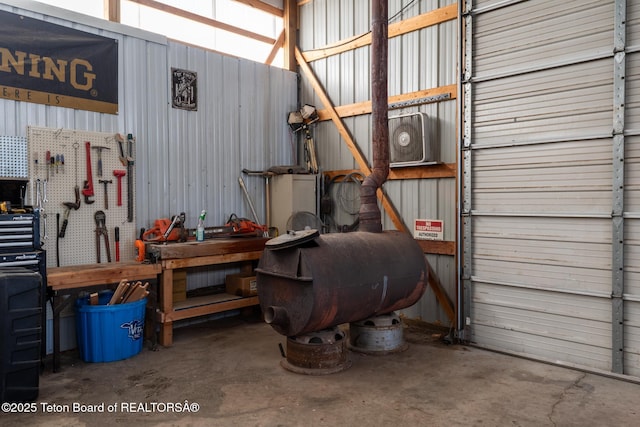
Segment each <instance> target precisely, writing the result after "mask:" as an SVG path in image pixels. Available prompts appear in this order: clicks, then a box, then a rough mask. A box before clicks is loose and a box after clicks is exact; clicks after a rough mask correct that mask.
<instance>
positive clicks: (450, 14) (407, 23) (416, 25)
mask: <svg viewBox="0 0 640 427" xmlns="http://www.w3.org/2000/svg"><path fill="white" fill-rule="evenodd" d="M457 17H458V4H457V3H453V4H451V5H449V6H445V7H441V8H439V9H435V10H432V11H429V12H426V13H423V14H421V15H418V16H414V17H412V18H408V19H405V20H404V21H400V22H396V23H393V24H389V30H388V31H389V38H393V37H398V36H401V35H403V34H406V33H410V32H413V31H417V30H420V29H422V28H427V27H430V26H433V25H437V24H441V23H443V22H447V21H451V20H454V19H457ZM370 44H371V32H369V33H366V34H362V35H360V36H355V37H351V38H349V39H347V40H340V41H338V42H336V43H334V44H332V45H330V46H326V47H324V48H320V49H314V50H312V51H307V52H304V53H303V54H302V55H303V57H304V60H305V61H306V62H312V61H317V60H318V59H323V58H327V57H329V56H333V55H337V54H339V53H343V52H348V51H350V50H353V49H357V48H359V47H363V46H368V45H370Z"/></svg>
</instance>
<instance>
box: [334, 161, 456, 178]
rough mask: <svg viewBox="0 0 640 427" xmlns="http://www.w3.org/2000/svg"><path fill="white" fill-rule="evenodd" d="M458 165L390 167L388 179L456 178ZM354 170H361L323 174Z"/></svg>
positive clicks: (337, 174) (338, 174) (348, 171)
mask: <svg viewBox="0 0 640 427" xmlns="http://www.w3.org/2000/svg"><path fill="white" fill-rule="evenodd" d="M456 166H457V165H456V164H455V163H442V164H439V165H424V166H406V167H402V168H397V169H390V170H389V177H388V178H387V179H388V180H394V179H425V178H426V179H428V178H455V177H456ZM354 172H360V171H359V170H356V169H342V170H331V171H323V174H325V175H327V176H328V177H329V178H334V177H336V176H340V175H349V174H351V173H354ZM360 173H361V172H360Z"/></svg>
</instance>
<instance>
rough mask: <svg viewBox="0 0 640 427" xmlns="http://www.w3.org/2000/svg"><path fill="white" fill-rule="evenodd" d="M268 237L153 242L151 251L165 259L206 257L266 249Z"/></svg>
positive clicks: (149, 248)
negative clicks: (165, 242)
mask: <svg viewBox="0 0 640 427" xmlns="http://www.w3.org/2000/svg"><path fill="white" fill-rule="evenodd" d="M267 240H269V239H267V238H263V237H236V238H229V239H208V240H205V241H204V242H196V241H189V242H183V243H178V242H176V243H167V244H152V245H149V246H148V251H149V253H151V254H153V255H154V256H156V257H157V258H158V259H160V260H162V261H165V260H168V259H177V258H194V257H206V256H212V255H224V254H229V253H238V252H254V251H261V250H263V249H264V245H265V243H266V242H267Z"/></svg>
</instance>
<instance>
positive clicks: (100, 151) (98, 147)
mask: <svg viewBox="0 0 640 427" xmlns="http://www.w3.org/2000/svg"><path fill="white" fill-rule="evenodd" d="M91 148H93V149H94V150H96V151H97V152H98V176H102V150H111V148H109V147H103V146H101V145H94V146H93V147H91ZM105 188H107V187H106V186H105Z"/></svg>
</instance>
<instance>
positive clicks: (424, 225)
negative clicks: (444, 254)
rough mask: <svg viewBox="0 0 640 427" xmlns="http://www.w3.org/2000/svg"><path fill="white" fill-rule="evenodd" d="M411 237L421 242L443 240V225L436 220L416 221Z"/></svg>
mask: <svg viewBox="0 0 640 427" xmlns="http://www.w3.org/2000/svg"><path fill="white" fill-rule="evenodd" d="M413 237H414V238H416V239H423V240H444V224H443V223H442V221H441V220H438V219H416V222H415V226H414V229H413Z"/></svg>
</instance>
